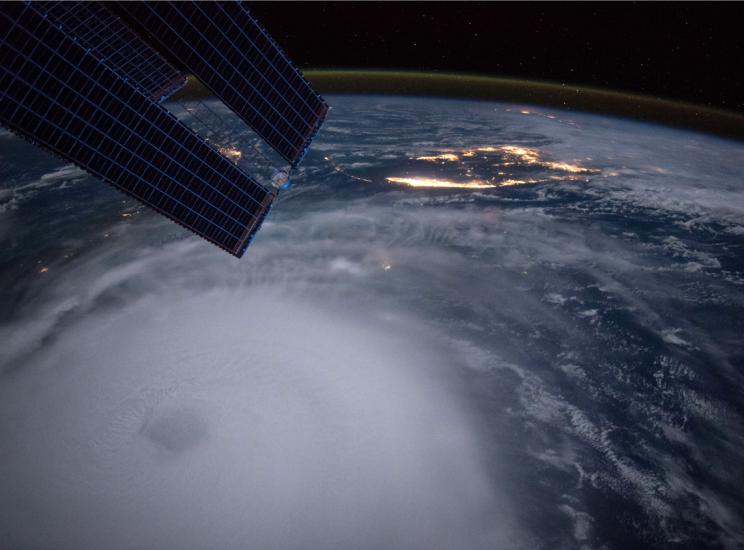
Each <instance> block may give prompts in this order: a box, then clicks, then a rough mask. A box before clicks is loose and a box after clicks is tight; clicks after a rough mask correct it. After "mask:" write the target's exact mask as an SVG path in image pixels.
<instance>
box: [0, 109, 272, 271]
mask: <svg viewBox="0 0 744 550" xmlns="http://www.w3.org/2000/svg"><path fill="white" fill-rule="evenodd" d="M0 126H2V127H3V128H5V129H6V130H8V131H9V132H11V133H12V134H13V135H14V136H16V137H18V138H19V139H22V140H23V141H25V142H26V143H29V144H30V145H33V146H34V147H36V148H38V149H42V150H43V151H44V152H45V153H47V154H49V155H52V156H53V157H55V158H57V159H59V160H61V161H63V162H67V163H70V164H73V165H75V166H76V167H77V168H79V169H80V170H82V171H83V172H85V173H86V174H88V175H89V176H91V177H93V178H95V179H96V180H99V181H101V182H103V183H105V184H106V185H108V186H110V187H112V188H113V189H115V190H116V191H117V192H119V193H123V194H124V195H126V196H128V197H131V198H132V199H133V200H135V201H137V202H138V203H139V204H141V205H143V206H144V207H146V208H149V209H151V210H154V211H155V212H157V213H158V214H159V215H160V216H163V217H165V218H168V220H169V221H171V222H174V223H176V224H177V225H179V226H180V227H182V228H183V229H185V230H186V231H188V232H189V234H191V235H195V236H196V237H199V238H200V239H203V240H204V241H206V242H208V243H209V244H211V245H213V246H216V247H218V248H220V249H221V250H224V251H225V252H227V253H228V254H230V255H232V256H235V257H236V258H242V257H243V255H244V254H245V251H246V250H247V249H248V246H249V245H250V244H251V242H252V240H253V237H255V235H256V233H257V232H258V230H259V229H260V228H261V224H262V223H263V221H264V219H265V218H266V216H267V215H268V214H269V212H270V211H271V207H272V206H273V196H272V195H271V194H270V193H269V194H267V198H268V199H270V200H269V201H268V204H266V205H265V206H264V205H263V204H262V206H263V208H262V210H261V212H260V213H259V216H258V217H257V219H256V221H255V222H254V223H253V224H252V225H251V226H249V228H248V229H247V230H246V232H245V233H244V235H243V236H242V237H241V240H240V242H239V243H238V245H236V247H235V248H228V247H226V246H224V245H223V244H221V243H220V242H219V241H217V240H214V239H210V238H209V237H208V236H207V235H205V234H203V233H197V232H196V231H194V230H193V229H192V228H190V227H188V226H187V225H185V224H184V223H183V222H181V221H180V220H178V219H177V218H175V217H174V216H171V215H170V214H169V213H168V212H166V211H164V210H163V209H161V208H159V207H157V206H155V205H153V204H151V203H147V202H144V201H143V200H142V199H141V198H140V197H138V196H136V195H134V194H133V193H131V192H129V191H127V190H126V189H124V188H123V187H121V186H119V185H117V184H116V183H115V182H113V181H111V180H110V179H108V178H106V177H105V176H103V175H101V174H100V173H98V172H96V171H95V170H93V169H91V168H90V167H88V166H85V165H84V164H80V163H78V162H76V161H75V160H73V159H72V158H71V157H68V156H66V155H65V154H64V153H62V152H60V151H57V150H55V149H53V148H51V147H49V146H47V145H46V144H44V143H41V142H39V141H36V140H35V139H34V138H33V137H31V136H30V135H29V134H27V133H26V132H24V131H23V130H20V129H17V128H14V127H12V126H11V125H9V124H8V123H6V122H0ZM264 201H266V199H264Z"/></svg>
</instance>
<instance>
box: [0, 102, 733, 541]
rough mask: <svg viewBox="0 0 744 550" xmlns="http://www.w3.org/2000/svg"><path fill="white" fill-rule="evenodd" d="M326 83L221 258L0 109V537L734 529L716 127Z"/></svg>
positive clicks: (612, 534)
mask: <svg viewBox="0 0 744 550" xmlns="http://www.w3.org/2000/svg"><path fill="white" fill-rule="evenodd" d="M327 99H328V101H329V104H330V105H331V107H332V110H331V112H330V114H329V118H328V120H327V121H326V124H325V126H324V127H323V129H322V131H321V132H320V134H319V136H318V138H317V140H316V141H315V142H314V144H313V146H312V148H311V150H310V152H309V153H308V155H307V157H306V159H305V161H304V162H303V164H302V165H301V169H300V170H299V171H298V172H297V173H296V174H293V176H292V185H291V187H290V188H289V189H287V190H285V191H282V193H281V195H280V197H279V199H278V201H277V203H276V204H275V207H274V209H273V211H272V213H271V215H270V216H269V218H268V219H267V221H266V222H265V223H264V226H263V228H262V229H261V230H260V231H259V233H258V234H257V236H256V238H255V240H254V241H253V243H252V244H251V246H250V248H249V249H248V251H247V253H246V256H245V257H244V258H243V259H241V260H238V259H236V258H233V257H231V256H229V255H227V254H225V253H224V252H222V251H220V250H218V249H217V248H216V247H213V246H211V245H209V244H208V243H206V242H205V241H203V240H201V239H199V238H198V237H195V236H193V235H191V234H190V233H188V232H186V231H184V230H183V229H181V228H180V227H178V226H176V225H175V224H173V223H170V222H168V221H167V220H165V219H163V218H161V217H159V216H158V215H156V214H154V213H152V212H150V211H149V210H147V209H146V208H143V207H141V206H139V205H138V204H137V203H136V202H135V201H132V200H129V199H127V198H126V197H125V196H123V195H121V194H120V193H118V192H117V191H115V190H114V189H113V188H111V187H109V186H107V185H105V184H103V183H101V182H99V181H97V180H95V179H94V178H91V177H89V176H87V175H86V174H85V173H84V172H82V171H80V170H78V169H77V168H75V167H74V166H70V165H64V164H63V163H62V162H60V161H59V160H58V159H55V158H54V157H51V156H48V155H46V154H44V153H42V152H40V151H38V150H37V149H36V148H34V147H33V146H31V145H30V144H27V143H26V142H24V141H22V140H20V139H17V138H16V137H14V136H12V135H11V134H9V133H7V132H6V133H2V134H1V135H0V144H1V147H0V241H1V246H0V299H1V300H2V302H1V303H2V309H0V341H1V342H2V346H1V347H0V438H1V439H2V442H3V444H2V446H0V471H2V475H0V510H2V513H0V547H3V548H13V549H25V548H55V549H67V548H69V549H73V548H74V549H79V548H107V549H108V548H141V549H147V548H182V549H189V548H195V549H196V548H210V547H211V548H221V549H231V548H235V549H245V548H303V549H306V548H362V549H364V548H370V549H372V548H458V549H459V548H505V549H506V548H530V549H532V548H545V549H560V548H587V549H588V548H594V549H627V548H742V547H744V527H743V526H744V493H742V490H741V488H742V487H744V429H742V428H743V426H744V423H743V421H744V390H743V389H742V388H744V371H743V368H744V338H743V336H744V181H742V178H743V175H744V172H742V166H744V145H742V144H741V143H739V142H735V141H727V140H724V139H720V138H716V137H712V136H708V135H705V134H698V133H693V132H689V131H684V130H679V129H670V128H666V127H663V126H658V125H649V124H644V123H639V122H634V121H630V120H624V119H620V118H612V117H609V116H603V115H599V114H580V113H576V112H569V111H561V110H557V109H549V108H546V107H534V106H528V105H518V104H506V103H496V102H486V101H472V100H469V101H461V100H454V99H452V100H450V99H432V98H421V97H419V98H411V97H395V96H373V95H330V96H328V97H327Z"/></svg>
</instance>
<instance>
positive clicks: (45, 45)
mask: <svg viewBox="0 0 744 550" xmlns="http://www.w3.org/2000/svg"><path fill="white" fill-rule="evenodd" d="M0 123H2V124H3V125H4V126H6V127H8V128H9V129H10V130H12V131H14V132H16V133H18V134H19V135H21V136H23V137H25V138H27V139H29V140H31V141H33V142H35V143H36V144H38V145H41V146H43V147H45V148H46V149H48V150H50V151H52V152H53V153H55V154H56V155H58V156H60V157H62V158H63V159H66V160H68V161H71V162H73V163H75V164H77V165H78V166H80V167H82V168H84V169H86V170H87V171H88V172H90V173H91V174H93V175H96V176H98V177H100V178H101V179H103V180H105V181H107V182H109V183H111V184H112V185H114V186H115V187H117V188H118V189H120V190H122V191H124V192H125V193H127V194H129V195H131V196H132V197H134V198H136V199H138V200H140V201H141V202H143V203H144V204H146V205H147V206H149V207H151V208H154V209H155V210H157V211H158V212H160V213H162V214H164V215H166V216H168V217H169V218H171V219H172V220H174V221H176V222H178V223H179V224H181V225H183V226H184V227H186V228H188V229H190V230H191V231H193V232H194V233H196V234H198V235H200V236H202V237H204V238H205V239H207V240H209V241H211V242H212V243H214V244H216V245H218V246H220V247H221V248H223V249H225V250H227V251H228V252H230V253H232V254H234V255H236V256H242V254H243V252H244V251H245V249H246V247H247V246H248V243H249V242H250V240H251V238H252V237H253V235H254V234H255V232H256V231H257V230H258V228H259V226H260V225H261V221H262V220H263V218H264V217H265V216H266V214H267V212H268V210H269V208H270V205H271V201H272V199H273V196H274V195H273V194H272V193H270V192H268V191H267V190H266V189H264V188H263V187H262V186H261V185H259V184H258V183H257V182H256V181H255V180H253V179H252V178H250V177H249V176H247V175H246V174H245V173H244V172H242V171H241V170H240V169H238V168H237V167H236V166H235V165H233V164H232V163H231V162H230V161H229V160H227V159H226V158H225V157H223V156H221V155H220V154H219V153H217V151H215V150H214V149H212V148H211V147H210V146H209V145H208V144H207V143H205V142H204V141H203V140H202V139H201V138H200V137H199V136H197V135H196V134H194V133H193V132H192V131H191V130H189V129H188V128H187V127H186V126H184V125H183V124H181V123H180V122H179V121H178V120H177V119H176V118H175V117H174V116H173V115H171V114H170V113H169V112H168V111H166V110H165V109H163V108H162V107H160V106H159V105H158V104H156V103H154V102H153V101H151V100H150V99H148V98H147V97H146V96H145V95H144V94H143V93H142V92H141V91H139V90H138V89H137V88H135V87H134V86H132V85H131V84H130V83H128V82H126V81H125V80H124V79H122V78H120V77H119V76H118V75H117V73H116V72H114V71H113V70H112V69H110V68H109V67H108V66H107V64H106V63H105V62H103V61H101V60H100V59H99V58H97V57H96V56H95V55H94V53H93V52H92V51H91V50H87V49H86V48H85V47H83V46H82V45H81V44H80V43H79V42H78V41H76V40H75V39H74V38H73V37H71V36H69V35H68V34H67V33H65V32H64V31H63V30H61V29H60V28H59V27H58V26H57V25H55V24H53V23H52V21H51V20H50V18H47V17H45V16H44V15H43V13H42V12H41V11H40V10H39V9H37V8H36V7H35V5H34V4H33V3H20V2H7V3H2V4H0Z"/></svg>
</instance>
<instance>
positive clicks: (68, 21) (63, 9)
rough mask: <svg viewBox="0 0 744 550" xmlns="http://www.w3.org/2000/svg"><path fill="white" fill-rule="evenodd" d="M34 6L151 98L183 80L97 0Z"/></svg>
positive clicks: (167, 92)
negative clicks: (93, 0) (96, 0)
mask: <svg viewBox="0 0 744 550" xmlns="http://www.w3.org/2000/svg"><path fill="white" fill-rule="evenodd" d="M36 6H37V8H39V10H40V11H41V12H42V13H45V14H46V15H47V16H48V17H50V18H51V19H52V21H53V22H54V23H55V24H57V25H62V29H63V30H64V31H65V32H66V33H67V34H68V35H71V36H74V37H75V38H76V39H77V40H78V41H79V42H80V43H81V44H82V45H83V46H85V47H86V48H92V49H93V50H94V51H95V52H96V54H97V55H98V57H102V58H105V59H106V61H107V63H108V64H109V65H110V66H111V67H112V68H113V69H114V70H116V71H117V72H118V73H119V74H120V76H122V77H123V78H126V79H128V80H129V82H130V83H132V84H134V86H136V87H138V88H139V89H141V90H142V92H143V93H144V94H145V95H147V96H149V97H150V99H152V100H154V101H160V100H162V99H164V98H165V97H167V96H169V95H171V94H172V93H173V92H175V91H176V90H178V89H179V88H181V87H182V86H183V85H184V84H185V83H186V78H185V77H184V75H182V74H180V73H179V72H178V71H177V70H176V69H175V68H173V67H172V66H171V65H170V64H169V63H168V62H167V61H166V60H165V59H163V58H162V57H161V56H160V55H159V54H158V53H157V52H156V51H155V50H153V49H152V48H150V47H149V46H148V45H147V44H145V42H144V41H143V40H142V39H141V38H139V37H138V36H137V35H136V34H135V33H133V32H132V31H131V30H130V29H128V28H127V27H126V25H124V23H123V22H122V21H121V19H119V18H118V17H117V16H116V15H114V14H113V13H111V12H110V11H109V10H107V9H106V8H105V7H104V6H103V4H101V3H98V2H58V1H50V2H37V3H36Z"/></svg>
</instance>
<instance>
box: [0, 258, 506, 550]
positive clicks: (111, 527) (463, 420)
mask: <svg viewBox="0 0 744 550" xmlns="http://www.w3.org/2000/svg"><path fill="white" fill-rule="evenodd" d="M191 249H193V245H192V244H183V243H177V244H174V245H172V246H171V247H170V248H169V249H166V250H164V251H163V253H162V254H160V255H158V256H148V255H144V257H142V258H139V259H133V260H131V261H129V262H126V263H125V264H124V265H119V266H118V267H114V266H113V265H110V266H109V268H108V269H106V267H105V266H106V265H107V263H108V262H109V261H110V260H111V259H110V257H109V256H108V255H103V254H102V255H100V256H92V257H91V258H89V260H88V261H87V263H86V264H84V265H81V266H79V267H78V268H76V269H74V270H72V271H70V272H69V273H66V274H62V275H61V276H60V285H59V286H58V287H57V288H56V289H55V290H54V292H53V295H52V296H46V297H45V298H44V301H45V303H46V305H45V308H43V309H41V310H39V311H37V313H36V315H35V316H33V319H34V320H33V327H36V333H35V337H36V338H35V339H33V338H32V339H31V340H30V341H31V342H32V343H33V342H35V346H37V347H39V346H40V347H39V349H37V351H36V352H33V353H30V355H29V350H33V349H34V345H31V344H30V343H29V344H28V345H27V346H26V347H24V348H22V350H21V351H22V352H23V353H21V352H19V353H17V354H16V355H15V356H14V357H13V358H12V362H14V365H13V366H15V367H16V368H15V370H11V371H8V372H6V374H5V376H4V379H3V383H2V385H1V386H0V414H1V415H2V416H0V433H2V438H3V447H2V452H1V453H0V462H1V463H2V465H3V475H2V476H1V477H0V509H1V510H3V514H2V519H0V533H2V534H5V536H6V537H7V540H8V543H9V544H10V545H11V546H12V547H26V546H33V545H35V544H39V545H42V546H45V545H46V546H49V545H51V546H54V547H55V548H207V547H218V548H330V547H337V548H479V547H483V548H491V547H494V544H496V545H498V544H504V543H505V541H509V544H510V545H511V544H513V543H516V542H517V538H516V533H515V531H514V530H513V528H512V527H510V525H509V524H510V519H509V516H508V512H507V510H506V508H505V506H504V503H503V502H501V501H500V500H499V497H498V496H497V494H496V493H495V487H494V480H493V479H492V478H491V477H490V476H489V475H488V474H487V472H486V469H485V467H484V465H483V464H482V460H481V456H480V451H479V448H478V445H477V434H476V433H475V428H474V427H473V425H472V424H471V422H470V420H469V419H468V410H467V408H466V407H465V406H464V403H463V400H462V399H461V396H460V395H459V394H458V390H457V387H458V386H457V383H456V381H455V380H453V379H451V378H450V377H449V375H448V374H447V370H446V369H445V368H444V367H445V365H446V357H445V356H443V355H442V354H441V349H440V348H438V346H437V345H436V343H435V342H434V340H433V335H432V334H430V333H428V332H427V330H426V329H425V328H424V327H423V325H422V324H420V323H418V324H417V322H416V321H415V320H412V319H404V318H402V317H400V315H397V314H396V315H387V316H385V315H383V314H381V312H379V311H375V310H374V309H370V310H367V311H365V310H361V309H357V308H351V309H349V308H347V309H346V310H340V309H338V308H337V307H335V306H333V305H324V304H323V303H321V302H320V301H318V300H311V299H308V298H307V297H301V296H300V294H299V293H298V292H296V291H291V290H287V289H286V288H285V289H284V290H280V289H279V287H278V286H277V285H268V286H265V285H230V284H227V283H226V281H225V280H224V278H222V280H221V282H218V283H217V284H214V281H212V282H211V283H210V284H203V285H200V286H198V285H196V284H195V281H194V280H191V281H189V282H188V283H187V282H185V281H183V280H180V281H179V279H178V278H177V277H174V278H173V279H171V280H170V284H168V285H163V284H160V283H159V282H158V273H159V272H160V271H161V270H175V269H176V267H177V262H179V261H182V258H184V255H183V254H184V252H188V251H189V250H191ZM209 257H210V258H212V257H213V256H212V252H211V250H210V252H209ZM228 261H231V260H228ZM226 263H227V262H226ZM202 265H203V266H204V271H205V272H207V273H210V272H211V273H212V274H214V275H215V276H216V277H217V279H220V278H221V277H220V275H217V273H219V271H218V270H214V271H211V270H210V268H209V266H208V265H207V264H202ZM232 265H235V264H232ZM221 267H222V268H224V267H225V266H224V265H223V266H221ZM190 273H191V275H192V276H193V277H197V274H198V270H194V271H191V272H190ZM123 274H126V277H122V276H120V275H123ZM65 281H67V282H71V281H75V286H72V285H70V286H65V284H64V283H65ZM127 284H128V285H131V286H133V287H135V288H137V290H136V291H132V290H131V289H130V290H129V291H125V290H122V286H126V285H127ZM126 292H130V293H131V295H128V298H127V300H125V301H124V302H123V303H122V304H120V305H119V306H117V307H107V306H106V305H105V303H106V302H107V300H113V299H115V298H113V296H116V295H119V296H120V295H121V293H126ZM71 294H72V295H74V298H73V297H72V296H71ZM135 296H136V297H135ZM56 301H62V303H73V304H74V306H71V307H68V308H67V309H64V308H62V310H63V311H64V313H63V314H60V313H59V311H60V307H55V306H54V305H53V304H54V303H55V302H56ZM81 313H82V314H81ZM40 315H48V316H49V320H48V322H46V321H45V320H44V319H39V316H40ZM65 319H66V320H65ZM28 327H31V325H27V326H26V327H24V325H23V324H19V325H17V326H16V327H15V329H14V331H15V336H14V335H13V334H6V336H7V337H9V338H14V337H17V336H18V334H19V333H21V332H23V331H24V328H28ZM39 327H41V328H39ZM40 342H43V345H40ZM438 349H439V351H437V350H438ZM6 359H7V360H10V359H9V358H8V357H6ZM4 366H5V367H6V368H7V367H8V366H9V365H8V364H7V363H6V365H4ZM0 540H2V539H1V538H0Z"/></svg>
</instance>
